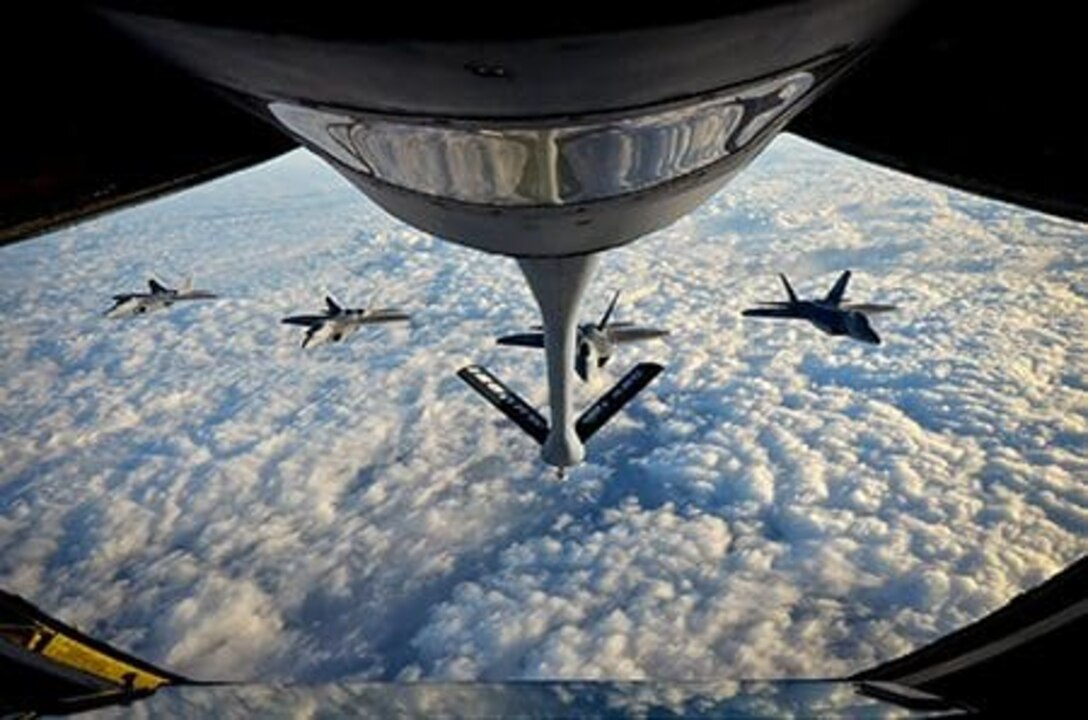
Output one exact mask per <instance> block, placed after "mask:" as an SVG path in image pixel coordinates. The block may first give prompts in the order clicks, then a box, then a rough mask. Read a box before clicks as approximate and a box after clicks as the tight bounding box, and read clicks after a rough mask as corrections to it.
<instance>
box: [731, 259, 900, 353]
mask: <svg viewBox="0 0 1088 720" xmlns="http://www.w3.org/2000/svg"><path fill="white" fill-rule="evenodd" d="M778 276H779V277H780V278H782V284H783V285H785V286H786V294H787V295H789V298H790V299H789V300H788V301H786V302H781V301H776V300H770V301H765V302H761V303H760V305H763V306H764V307H759V308H750V309H748V310H745V311H744V312H742V313H741V314H742V315H744V316H745V317H763V318H786V319H790V320H808V321H809V322H810V323H812V324H813V325H815V326H816V327H817V328H818V329H820V330H822V331H823V332H825V333H827V334H828V335H847V336H849V337H852V338H854V339H855V340H860V341H861V342H865V343H870V344H872V345H879V344H880V336H879V335H877V334H876V332H875V331H874V330H873V328H872V326H871V325H870V324H869V318H868V317H867V315H871V314H873V313H882V312H889V311H891V310H895V306H894V305H874V304H867V303H848V302H844V300H845V299H846V298H845V297H843V296H844V295H845V293H846V284H847V283H848V282H850V271H849V270H846V271H845V272H843V274H842V275H840V276H839V279H838V280H837V281H836V282H835V285H834V287H832V288H831V292H829V293H828V294H827V296H826V297H825V298H824V299H822V300H798V299H797V295H796V294H795V293H794V292H793V288H792V287H791V286H790V281H789V280H788V279H787V278H786V276H785V275H783V274H781V273H779V275H778Z"/></svg>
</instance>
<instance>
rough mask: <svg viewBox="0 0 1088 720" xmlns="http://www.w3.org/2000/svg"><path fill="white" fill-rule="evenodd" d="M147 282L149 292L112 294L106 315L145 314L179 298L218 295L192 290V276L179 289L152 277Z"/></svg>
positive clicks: (203, 297)
mask: <svg viewBox="0 0 1088 720" xmlns="http://www.w3.org/2000/svg"><path fill="white" fill-rule="evenodd" d="M147 284H148V287H149V288H150V292H145V293H122V294H120V295H114V296H113V307H111V308H110V309H109V310H107V311H106V317H111V318H119V317H127V316H132V315H145V314H147V313H149V312H151V311H152V310H161V309H162V308H168V307H170V306H171V305H173V304H174V303H176V302H179V301H181V300H210V299H212V298H216V297H218V295H216V294H215V293H210V292H208V291H207V290H194V289H193V282H192V278H187V279H186V280H185V284H184V285H182V286H181V289H179V290H174V289H172V288H168V287H166V286H165V285H162V284H161V283H159V282H158V281H157V280H155V279H154V278H151V279H150V280H148V281H147Z"/></svg>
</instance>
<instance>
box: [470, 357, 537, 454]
mask: <svg viewBox="0 0 1088 720" xmlns="http://www.w3.org/2000/svg"><path fill="white" fill-rule="evenodd" d="M457 377H459V378H461V379H462V380H464V381H465V382H466V383H468V386H469V387H471V388H472V389H473V390H475V391H476V392H478V393H479V394H480V395H482V396H483V398H484V399H485V400H487V401H488V402H489V403H491V404H492V405H494V406H495V408H496V409H497V410H498V411H499V412H501V413H502V414H503V415H505V416H506V417H507V418H509V419H510V420H511V421H513V423H514V424H515V425H517V426H518V427H519V428H521V429H522V430H523V431H524V432H525V434H526V435H528V436H529V437H531V438H532V439H533V440H536V441H537V443H539V444H541V445H543V444H544V441H545V440H546V439H547V438H548V421H547V420H545V419H544V416H543V415H541V414H540V413H539V412H537V411H536V410H535V409H534V408H533V406H531V405H530V404H529V403H527V402H526V401H525V400H524V399H523V398H522V397H521V396H520V395H518V394H517V393H516V392H514V391H513V390H511V389H510V388H508V387H506V385H504V384H503V383H502V381H501V380H499V379H498V378H497V377H495V376H494V375H492V374H491V373H490V372H488V370H487V368H485V367H483V366H481V365H466V366H465V367H463V368H461V369H460V370H458V371H457Z"/></svg>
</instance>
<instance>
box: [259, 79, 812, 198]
mask: <svg viewBox="0 0 1088 720" xmlns="http://www.w3.org/2000/svg"><path fill="white" fill-rule="evenodd" d="M812 85H813V76H812V75H811V74H810V73H809V72H807V71H796V72H791V73H788V74H785V75H783V76H781V77H779V78H775V79H773V80H771V81H769V82H763V83H760V84H759V85H757V86H755V87H752V88H746V89H744V90H742V91H739V92H736V91H734V92H733V93H730V94H719V95H715V96H711V97H704V98H701V99H699V100H695V101H691V102H688V103H686V104H681V105H672V106H669V107H667V108H665V109H662V108H650V109H645V110H642V111H640V112H637V113H631V114H627V115H622V116H615V115H611V116H608V117H607V118H603V119H589V120H584V121H581V120H580V121H573V120H570V119H562V120H556V121H555V122H553V123H546V124H543V125H542V124H541V123H540V122H539V121H538V122H537V123H535V124H534V125H531V126H530V125H527V124H524V123H523V124H520V125H519V124H516V123H512V122H510V121H495V122H493V123H488V122H482V121H474V122H472V123H467V122H459V123H435V121H434V119H430V120H429V122H428V124H423V123H421V122H419V121H417V120H413V119H405V118H399V117H392V116H380V115H374V114H360V115H359V116H357V117H355V116H353V115H351V114H346V113H340V112H331V111H326V110H321V109H317V108H309V107H305V106H301V105H295V104H290V103H284V102H273V103H271V104H270V105H269V110H270V111H271V113H272V114H273V116H275V118H276V119H277V120H278V121H279V122H281V123H282V124H283V125H284V126H285V127H286V128H287V129H289V130H290V131H291V132H292V133H293V134H295V135H296V136H298V137H299V138H300V139H301V140H303V141H305V142H307V143H309V144H310V145H311V146H314V147H315V148H316V149H319V150H321V151H323V152H324V153H326V154H327V155H328V156H330V157H332V158H333V159H335V160H336V161H337V162H339V163H341V164H343V165H345V166H347V167H348V168H351V169H352V170H355V171H357V172H360V173H363V174H365V175H367V176H372V177H374V178H376V179H378V180H380V181H382V182H385V183H388V184H391V185H394V186H396V187H399V188H403V189H406V190H411V191H413V192H417V193H422V194H424V195H429V196H433V197H439V198H446V199H450V200H456V201H459V202H464V203H472V204H477V205H491V206H504V207H516V206H541V205H543V206H554V205H569V204H575V203H584V202H590V201H595V200H602V199H607V198H612V197H617V196H620V195H625V194H628V193H633V192H638V191H641V190H646V189H648V188H652V187H654V186H656V185H660V184H663V183H667V182H669V181H671V180H674V179H676V178H679V177H683V176H685V175H688V174H690V173H692V172H694V171H696V170H698V169H700V168H702V167H705V166H708V165H711V164H713V163H715V162H717V161H719V160H721V159H723V158H725V157H727V156H728V155H730V154H732V153H734V152H737V151H738V150H740V149H742V148H743V147H744V146H745V145H747V144H748V143H749V142H751V141H752V140H753V139H754V138H756V137H757V136H758V135H759V134H760V131H761V130H762V129H763V128H765V127H766V126H767V125H768V124H770V123H771V122H772V121H773V120H774V119H775V118H777V117H779V116H780V115H781V114H782V113H784V112H785V111H786V110H787V109H788V108H790V107H791V106H792V105H793V104H795V103H796V102H797V101H798V100H800V99H801V98H802V97H803V96H804V94H805V93H806V92H807V91H808V90H809V88H811V87H812Z"/></svg>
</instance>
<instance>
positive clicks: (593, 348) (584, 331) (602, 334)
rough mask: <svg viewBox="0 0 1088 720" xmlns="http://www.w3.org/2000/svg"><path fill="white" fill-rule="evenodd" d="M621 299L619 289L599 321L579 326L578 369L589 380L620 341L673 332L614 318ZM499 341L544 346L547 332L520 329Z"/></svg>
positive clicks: (575, 368)
mask: <svg viewBox="0 0 1088 720" xmlns="http://www.w3.org/2000/svg"><path fill="white" fill-rule="evenodd" d="M619 299H620V293H619V291H618V290H617V291H616V294H615V295H613V296H612V302H611V303H609V304H608V309H607V310H605V311H604V315H603V316H602V317H601V319H600V321H599V322H596V323H582V324H581V325H579V326H578V350H577V352H576V353H575V355H574V371H575V372H576V373H578V377H580V378H582V380H583V381H588V380H589V376H590V374H591V373H592V372H593V370H594V369H598V370H599V369H600V368H603V367H604V366H605V365H607V364H608V361H609V360H611V359H612V354H613V352H614V351H615V349H616V346H617V345H626V344H628V343H633V342H639V341H641V340H652V339H653V338H659V337H664V336H665V335H668V334H669V331H668V330H658V329H657V328H648V327H638V326H636V325H635V324H634V323H629V322H613V321H612V313H613V312H615V310H616V301H617V300H619ZM496 342H498V344H499V345H514V346H518V347H531V348H543V347H544V333H543V332H531V333H518V334H516V335H506V336H505V337H501V338H499V339H498V340H497V341H496Z"/></svg>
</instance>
